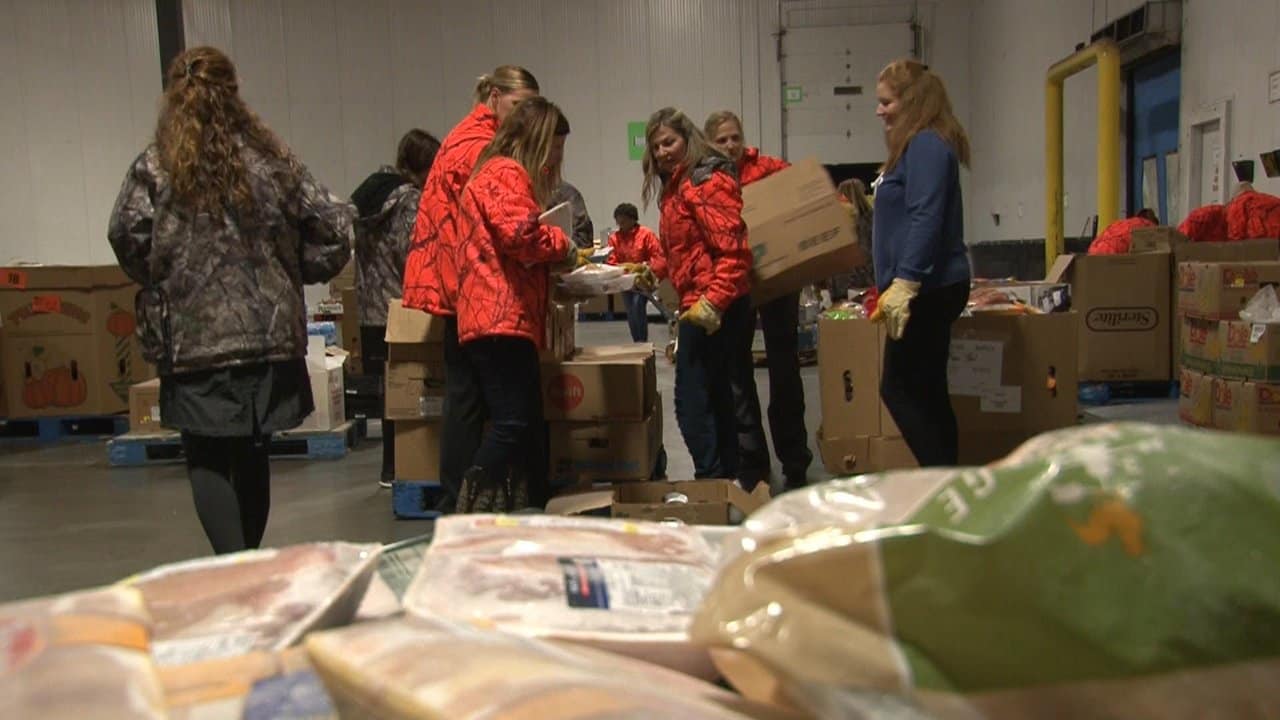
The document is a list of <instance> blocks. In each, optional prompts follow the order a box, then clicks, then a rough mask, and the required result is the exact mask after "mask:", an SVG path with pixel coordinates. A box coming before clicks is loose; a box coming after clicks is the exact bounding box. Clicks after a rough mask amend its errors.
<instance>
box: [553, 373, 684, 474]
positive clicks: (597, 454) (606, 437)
mask: <svg viewBox="0 0 1280 720" xmlns="http://www.w3.org/2000/svg"><path fill="white" fill-rule="evenodd" d="M548 434H549V436H550V442H549V445H550V449H551V483H552V485H553V486H554V487H578V486H583V485H590V484H592V483H597V482H634V481H643V480H650V479H652V478H653V471H654V468H655V467H656V466H657V462H658V452H659V450H660V449H661V448H662V400H661V397H660V396H659V397H658V400H657V402H656V403H655V404H654V407H653V409H652V410H651V411H650V412H649V417H647V418H645V419H644V420H639V421H626V420H614V421H609V420H605V421H598V422H550V423H548Z"/></svg>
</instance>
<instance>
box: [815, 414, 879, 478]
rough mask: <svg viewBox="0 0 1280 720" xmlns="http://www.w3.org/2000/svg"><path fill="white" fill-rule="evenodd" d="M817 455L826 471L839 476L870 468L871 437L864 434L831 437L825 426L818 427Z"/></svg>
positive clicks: (855, 473) (857, 472)
mask: <svg viewBox="0 0 1280 720" xmlns="http://www.w3.org/2000/svg"><path fill="white" fill-rule="evenodd" d="M818 455H819V456H821V457H822V466H823V467H824V468H826V470H827V472H829V473H831V474H832V475H835V476H836V477H841V476H845V475H861V474H862V473H867V472H872V470H871V438H870V437H868V436H866V435H848V436H836V437H832V436H830V435H828V433H827V429H826V426H825V425H823V426H822V427H820V428H818Z"/></svg>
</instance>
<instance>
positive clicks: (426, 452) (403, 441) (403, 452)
mask: <svg viewBox="0 0 1280 720" xmlns="http://www.w3.org/2000/svg"><path fill="white" fill-rule="evenodd" d="M441 428H442V425H441V423H440V422H439V421H436V420H399V421H397V422H396V424H395V436H396V457H395V472H396V479H397V480H419V481H421V480H427V481H431V482H438V481H439V480H440V437H441V435H440V431H441Z"/></svg>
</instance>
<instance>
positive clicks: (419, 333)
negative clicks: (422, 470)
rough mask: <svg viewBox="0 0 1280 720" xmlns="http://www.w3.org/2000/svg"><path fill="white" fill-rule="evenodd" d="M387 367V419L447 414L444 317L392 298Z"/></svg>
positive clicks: (388, 318)
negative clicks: (413, 307) (445, 403)
mask: <svg viewBox="0 0 1280 720" xmlns="http://www.w3.org/2000/svg"><path fill="white" fill-rule="evenodd" d="M385 337H386V341H387V370H386V377H385V383H386V386H385V392H384V393H383V402H384V403H385V405H384V407H385V412H386V417H387V419H388V420H427V419H439V418H441V417H443V415H444V392H445V362H444V320H443V319H442V318H438V317H436V316H434V315H431V314H429V313H425V312H422V311H421V310H413V309H410V308H406V307H404V306H403V305H401V304H400V301H399V300H392V301H391V305H390V306H389V307H388V308H387V332H386V335H385Z"/></svg>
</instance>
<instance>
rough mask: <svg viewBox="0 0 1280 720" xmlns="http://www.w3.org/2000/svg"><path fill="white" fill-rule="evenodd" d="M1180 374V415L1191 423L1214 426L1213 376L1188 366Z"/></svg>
mask: <svg viewBox="0 0 1280 720" xmlns="http://www.w3.org/2000/svg"><path fill="white" fill-rule="evenodd" d="M1178 375H1179V378H1178V417H1179V418H1181V419H1182V421H1183V422H1185V423H1187V424H1189V425H1195V426H1198V427H1213V377H1212V376H1211V375H1205V374H1203V373H1199V372H1196V371H1195V370H1188V369H1186V368H1183V369H1182V371H1181V372H1179V374H1178Z"/></svg>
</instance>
